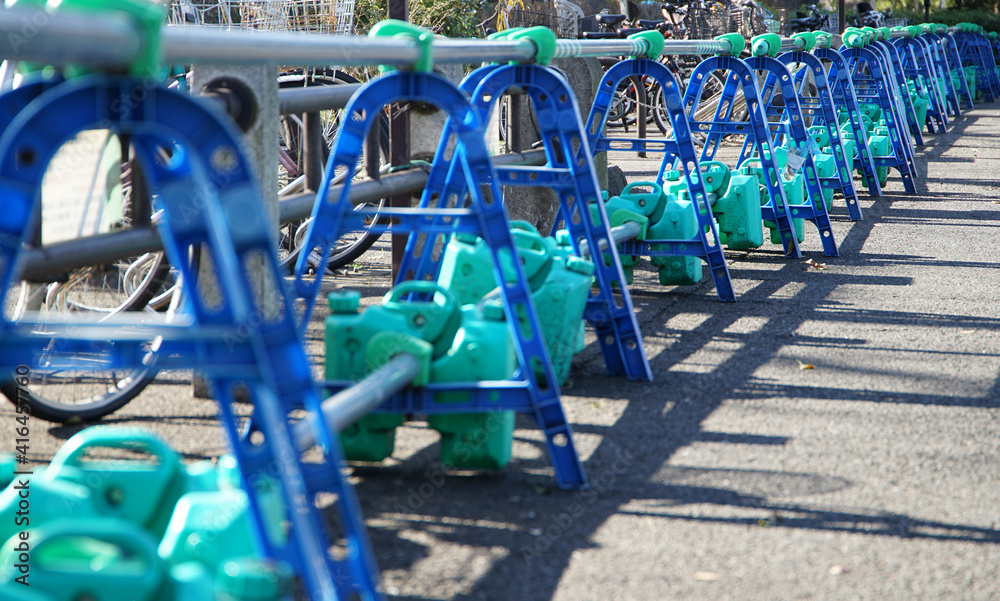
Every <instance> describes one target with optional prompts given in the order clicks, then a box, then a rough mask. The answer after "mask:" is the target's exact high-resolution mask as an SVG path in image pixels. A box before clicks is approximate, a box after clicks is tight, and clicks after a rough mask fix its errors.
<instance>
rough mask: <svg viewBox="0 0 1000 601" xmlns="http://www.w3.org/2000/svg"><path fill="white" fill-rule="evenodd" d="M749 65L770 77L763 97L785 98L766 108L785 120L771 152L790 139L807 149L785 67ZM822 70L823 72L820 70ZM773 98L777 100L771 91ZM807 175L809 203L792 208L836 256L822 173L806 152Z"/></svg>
mask: <svg viewBox="0 0 1000 601" xmlns="http://www.w3.org/2000/svg"><path fill="white" fill-rule="evenodd" d="M746 63H747V65H748V66H749V67H750V68H751V69H754V70H755V71H757V72H760V73H765V74H767V77H766V79H765V83H764V87H762V88H761V93H762V94H763V95H764V96H763V97H764V98H768V97H769V96H768V93H767V92H768V90H780V91H781V95H782V97H783V99H784V106H775V105H774V103H773V102H768V103H767V106H766V108H765V110H766V112H767V114H768V116H780V117H782V120H783V127H781V128H780V129H775V135H773V136H772V137H771V139H770V140H769V142H768V145H769V147H770V149H771V153H772V154H774V149H776V148H777V147H778V146H780V145H781V142H782V141H783V140H781V138H784V137H786V136H787V137H788V140H787V141H788V142H789V143H790V145H794V146H797V147H798V148H800V149H802V150H808V149H809V148H810V146H811V142H812V139H811V138H810V137H809V133H808V132H806V126H805V123H804V120H803V118H802V111H801V110H800V109H799V98H798V94H797V93H796V90H795V82H794V81H793V80H792V76H791V74H790V73H789V72H788V69H787V68H785V65H784V64H783V63H782V62H781V61H779V60H777V59H773V58H770V57H762V56H757V57H752V58H749V59H747V60H746ZM820 70H822V69H820ZM770 97H771V98H773V97H774V94H773V92H772V94H771V96H770ZM802 171H803V173H804V174H805V182H806V191H807V193H808V196H809V202H808V203H807V204H805V205H791V206H790V207H789V208H790V209H791V212H792V215H793V216H794V217H796V218H798V219H806V220H808V221H812V222H813V223H814V224H815V225H816V228H817V229H818V230H819V234H820V240H821V242H822V244H823V254H825V255H827V256H830V257H836V256H838V255H839V253H838V252H837V241H836V240H834V237H833V229H832V228H831V227H830V216H829V215H828V214H827V212H826V203H825V202H824V201H823V190H822V189H821V188H820V179H819V173H818V172H817V171H816V165H815V162H814V160H813V154H812V153H811V152H806V156H805V163H804V164H803V165H802Z"/></svg>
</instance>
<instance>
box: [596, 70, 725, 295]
mask: <svg viewBox="0 0 1000 601" xmlns="http://www.w3.org/2000/svg"><path fill="white" fill-rule="evenodd" d="M633 75H634V76H639V77H648V78H651V79H653V81H655V82H656V83H657V85H659V86H660V89H661V90H662V93H663V104H664V107H665V108H666V111H667V114H668V116H669V118H670V122H671V123H672V124H673V132H674V133H673V139H668V140H655V141H650V140H635V139H631V140H630V139H621V138H614V140H613V143H614V145H613V146H612V140H611V139H609V138H608V137H606V136H605V135H604V124H605V122H606V121H607V118H608V111H609V110H610V108H611V103H612V101H613V100H614V91H615V90H616V89H617V87H618V84H619V83H620V82H621V81H622V80H624V79H626V78H627V77H630V76H633ZM586 132H587V134H588V135H589V148H590V150H591V152H594V153H597V152H606V151H609V150H625V151H639V152H642V151H645V152H661V153H663V161H662V162H661V164H660V171H659V174H658V183H662V177H663V173H664V170H665V169H666V168H667V166H668V165H672V164H674V163H675V162H679V163H680V166H681V170H682V171H683V173H684V181H685V182H686V184H687V188H688V192H689V193H690V195H691V199H692V200H693V202H694V206H695V213H696V217H697V219H698V225H699V228H698V232H697V234H696V235H695V237H694V238H692V239H690V240H645V241H643V243H642V244H641V245H638V246H639V248H638V249H636V250H637V252H636V253H635V254H641V255H646V256H649V255H650V253H652V252H654V251H653V249H657V250H656V251H655V252H656V253H657V254H658V255H667V256H682V255H683V256H698V257H701V258H702V260H704V261H705V262H706V263H708V268H709V271H710V273H711V275H712V281H713V282H714V283H715V291H716V294H718V296H719V300H721V301H735V300H736V294H735V292H734V291H733V284H732V281H731V280H730V278H729V267H728V266H727V265H726V258H725V255H724V254H723V252H722V245H721V244H720V243H719V231H718V226H717V225H716V223H715V219H714V218H713V217H712V207H711V205H710V204H709V203H708V197H707V196H706V194H705V186H704V184H703V183H702V181H701V178H700V177H699V171H698V159H697V155H696V154H695V149H694V143H693V141H692V139H691V133H690V129H689V122H688V118H687V115H686V114H685V111H684V110H683V108H682V105H681V96H680V86H679V84H678V83H677V81H676V80H675V79H674V76H673V74H672V73H670V70H669V69H668V68H667V67H666V66H665V65H663V64H662V63H659V62H657V61H652V60H648V59H630V60H624V61H620V62H618V63H617V64H615V65H614V66H613V67H611V68H610V69H608V71H607V72H606V73H605V74H604V77H602V78H601V83H600V84H599V85H598V90H597V94H596V95H595V96H594V104H593V106H592V107H591V109H590V115H589V117H588V118H587V127H586ZM602 210H603V207H602ZM591 248H594V247H591Z"/></svg>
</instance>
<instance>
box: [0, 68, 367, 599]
mask: <svg viewBox="0 0 1000 601" xmlns="http://www.w3.org/2000/svg"><path fill="white" fill-rule="evenodd" d="M33 90H35V91H40V88H39V87H34V88H33ZM24 96H25V94H23V93H22V92H21V91H20V90H18V91H15V92H14V93H12V95H9V96H8V95H5V96H3V97H2V99H0V105H2V106H4V107H5V109H10V108H11V105H10V102H11V101H15V100H17V101H23V100H24ZM104 128H107V129H111V130H112V131H114V132H116V133H123V134H124V133H127V134H129V135H130V136H131V140H132V143H133V145H134V147H135V148H136V155H137V159H138V160H139V161H140V163H141V164H142V166H143V168H144V169H143V171H144V173H145V174H146V175H147V177H148V178H149V183H150V186H151V188H152V189H153V190H156V191H157V193H158V196H157V199H158V202H159V206H161V207H162V208H163V210H164V217H165V218H164V219H162V220H161V221H160V222H159V223H158V228H159V230H160V236H161V239H162V240H163V243H164V248H165V250H166V252H167V255H168V257H169V259H170V263H171V265H173V266H174V267H176V268H177V269H179V270H180V271H181V272H182V274H183V277H184V280H185V281H186V282H189V283H192V284H193V283H194V282H196V281H197V280H196V272H195V270H194V269H193V268H192V266H191V265H190V264H189V263H188V261H187V257H188V256H189V254H188V252H189V251H190V250H192V249H194V248H201V250H202V256H206V255H210V256H211V257H212V259H213V261H214V263H215V266H216V273H217V278H218V283H219V286H220V289H221V295H220V298H221V302H220V303H219V304H218V305H216V306H211V307H210V306H207V305H206V304H205V303H204V302H203V301H202V299H201V298H200V297H199V295H198V294H188V295H186V298H185V301H184V303H183V307H182V314H183V315H185V316H186V317H187V318H186V319H185V320H184V321H185V323H184V324H183V325H180V326H177V325H166V324H164V323H163V322H162V321H160V322H159V323H153V324H149V323H145V324H141V323H137V322H136V320H115V319H109V320H106V321H103V322H100V323H90V324H86V325H82V326H81V325H80V324H79V323H78V322H76V323H74V322H73V321H68V322H66V323H64V324H59V323H54V322H52V321H49V320H46V321H45V326H46V327H45V330H44V331H45V334H44V336H41V337H39V335H38V334H34V335H33V334H32V333H31V330H32V323H33V322H30V321H27V320H25V321H20V322H18V323H10V322H9V321H7V320H6V318H5V317H4V316H0V340H2V343H3V344H0V348H2V349H3V352H2V354H0V365H3V366H5V367H10V366H13V365H17V364H23V363H29V364H32V365H31V366H36V365H38V362H39V361H40V359H41V358H42V353H43V352H45V351H47V350H48V351H51V349H46V346H47V345H48V344H49V343H50V341H51V340H52V339H56V340H59V341H61V342H62V345H61V347H60V349H59V350H60V352H61V353H62V355H63V358H64V359H65V360H66V361H67V362H68V363H72V361H71V359H72V357H71V356H70V355H71V354H72V353H74V352H87V353H89V354H88V357H87V360H88V365H96V364H100V365H104V366H107V367H114V366H120V367H138V366H139V365H141V361H142V359H143V357H144V356H145V355H146V352H145V351H144V350H143V344H144V342H145V341H148V340H150V339H151V338H153V337H156V336H161V337H162V340H163V344H162V345H161V347H160V348H159V354H160V356H170V357H171V361H170V364H171V365H173V366H186V367H197V368H198V369H200V370H202V371H204V372H206V374H207V375H208V378H209V382H210V385H211V388H212V390H213V391H214V393H215V395H216V398H218V399H219V403H220V408H221V416H222V421H223V424H224V427H225V431H226V435H227V437H228V439H229V442H230V445H231V447H232V449H233V453H234V455H235V457H236V458H237V461H238V464H239V468H240V471H241V474H242V482H243V483H244V488H245V489H246V491H247V496H248V500H249V504H250V507H251V516H252V522H253V525H254V536H255V542H256V545H257V547H258V551H259V552H261V553H263V554H264V555H266V556H268V557H273V558H276V559H280V560H284V561H287V562H288V563H289V564H290V565H291V566H292V568H293V569H294V570H295V571H296V572H297V573H298V574H300V575H301V576H302V578H303V581H304V583H305V585H306V586H307V587H308V590H309V593H310V596H311V598H312V599H317V600H319V599H322V600H324V601H327V600H330V601H332V600H334V599H339V600H346V599H348V598H352V597H353V596H357V597H360V598H361V599H366V600H373V599H378V598H379V593H378V591H377V588H376V581H377V569H376V567H375V562H374V559H373V557H372V553H371V551H370V548H369V543H368V540H367V537H366V535H365V530H364V522H363V520H362V518H361V513H360V507H359V506H358V503H357V499H356V497H355V496H354V492H353V489H352V488H351V486H350V484H349V483H348V482H347V481H346V480H345V479H344V477H343V475H342V473H341V465H342V463H343V462H342V457H341V452H340V449H339V446H338V445H336V444H331V440H332V439H331V436H330V433H329V432H328V431H327V429H326V426H325V425H324V424H322V420H318V421H317V422H316V424H317V425H316V432H315V434H316V439H317V440H318V441H319V444H320V448H321V449H322V457H323V462H322V463H310V464H308V465H307V464H305V463H303V462H302V461H301V459H300V457H299V456H298V455H297V454H296V453H295V452H294V451H293V449H294V447H293V445H292V441H291V438H290V435H289V417H288V416H289V414H290V413H291V412H292V411H294V410H296V409H299V408H302V407H305V408H306V409H307V410H309V411H311V412H318V411H319V403H320V397H319V391H318V390H317V389H316V387H315V385H314V384H313V382H312V378H311V373H310V368H309V360H308V357H307V356H306V353H305V349H304V347H303V344H302V340H301V338H300V337H299V336H298V335H297V332H296V328H295V323H294V318H293V316H292V313H291V310H290V306H289V304H288V303H287V302H281V303H279V304H278V306H272V305H273V304H274V303H267V304H266V301H265V299H262V298H260V297H259V295H258V294H256V293H255V292H254V291H255V290H258V289H259V288H258V287H255V286H254V285H252V284H251V282H250V280H249V279H248V277H247V273H246V272H245V271H244V268H243V265H244V264H245V263H246V261H247V260H248V258H250V257H255V258H262V259H263V260H264V261H265V263H264V266H263V267H264V271H266V272H267V273H268V274H269V275H270V278H271V286H273V289H274V290H278V291H282V290H283V289H284V288H283V283H282V281H281V279H280V278H279V277H278V266H277V259H276V256H277V254H276V251H277V249H276V248H275V246H274V242H273V241H272V234H273V231H272V228H271V224H270V222H269V221H268V219H267V218H266V217H265V215H264V212H263V210H262V208H261V204H260V199H259V194H258V190H257V187H256V185H255V183H254V181H253V179H252V176H251V170H250V167H249V165H248V163H247V161H246V159H245V157H244V156H243V154H242V153H241V151H240V142H239V133H238V132H237V131H236V129H235V127H234V126H233V125H232V123H231V120H229V118H228V117H227V116H226V115H224V114H222V113H221V112H220V111H217V110H215V109H214V107H210V106H205V105H203V104H202V103H199V102H197V101H196V100H194V99H192V98H191V97H190V96H188V95H186V94H182V93H178V92H174V91H171V90H167V89H165V88H163V87H154V88H150V87H149V84H148V82H147V81H144V80H139V79H129V78H109V77H103V76H97V75H94V76H87V77H82V78H78V79H74V80H72V81H69V82H65V83H63V84H60V85H58V86H55V87H52V88H51V89H49V90H48V91H44V93H42V94H40V95H38V96H37V97H36V98H34V99H33V100H32V101H31V102H30V103H28V104H27V105H26V106H24V107H23V108H22V109H21V110H20V111H18V112H17V114H16V116H15V117H14V118H13V119H12V121H11V123H10V125H9V126H8V127H6V128H5V130H4V132H3V135H2V137H0V199H2V202H3V206H4V210H3V213H2V214H3V219H2V221H0V273H2V279H0V284H2V286H3V289H4V290H6V289H8V287H9V285H10V284H11V283H12V281H13V279H14V278H16V277H17V269H15V268H14V265H15V264H16V256H17V254H18V252H19V251H20V249H21V248H22V245H23V244H24V243H25V241H26V240H27V237H28V236H29V235H30V234H31V232H33V231H34V229H33V228H34V225H35V220H34V219H33V216H34V215H35V213H36V210H37V207H38V203H39V200H40V189H41V183H42V177H43V175H44V174H45V171H46V167H47V166H48V163H49V162H50V160H51V159H52V157H53V156H54V154H55V152H56V151H57V150H58V149H59V148H60V147H61V146H62V144H63V143H65V142H66V141H68V140H69V139H71V138H72V137H73V136H74V135H75V134H76V133H77V132H80V131H84V130H88V129H104ZM164 147H166V148H170V149H171V150H172V156H171V159H170V160H169V162H164V161H163V160H162V159H161V158H159V151H160V149H162V148H164ZM255 260H256V259H255ZM192 288H193V286H189V289H192ZM267 300H270V299H267ZM282 301H284V299H282ZM12 350H13V351H16V353H17V355H16V356H15V355H13V354H12V352H11V351H12ZM176 353H185V354H183V355H179V356H178V355H176ZM158 365H159V364H158ZM234 367H236V368H237V369H236V370H233V368H234ZM237 387H239V388H241V389H243V390H246V391H247V392H248V393H249V395H250V397H251V398H252V400H253V402H254V418H255V420H257V421H258V422H259V424H260V426H261V427H262V429H263V431H264V432H266V436H265V439H264V441H263V442H262V443H251V442H250V441H249V440H246V439H242V438H241V437H240V431H239V428H238V421H239V420H238V419H237V417H236V416H234V415H233V414H232V411H231V404H232V403H233V402H234V401H235V396H234V395H235V390H236V388H237ZM263 477H271V478H276V479H277V480H278V481H279V482H280V485H281V490H282V495H283V500H284V502H285V504H286V507H287V508H288V512H287V514H286V517H287V519H288V523H289V524H290V529H289V531H288V540H287V541H285V542H282V541H275V540H271V539H270V538H269V537H268V536H267V534H266V533H267V529H266V528H265V527H264V517H263V514H262V512H261V508H260V506H259V504H258V500H257V495H256V492H255V490H254V488H253V484H254V483H257V482H259V481H260V479H261V478H263ZM321 492H327V493H333V494H335V495H337V499H338V502H337V508H338V512H339V514H338V515H339V518H340V523H341V529H342V535H343V536H344V537H345V538H346V540H347V547H348V553H347V556H346V558H345V559H343V560H333V559H331V558H330V557H329V554H328V549H329V547H330V539H329V538H328V537H327V535H326V533H325V527H324V523H325V519H324V518H323V517H321V516H320V512H319V510H318V509H316V506H315V498H316V496H317V495H318V494H320V493H321Z"/></svg>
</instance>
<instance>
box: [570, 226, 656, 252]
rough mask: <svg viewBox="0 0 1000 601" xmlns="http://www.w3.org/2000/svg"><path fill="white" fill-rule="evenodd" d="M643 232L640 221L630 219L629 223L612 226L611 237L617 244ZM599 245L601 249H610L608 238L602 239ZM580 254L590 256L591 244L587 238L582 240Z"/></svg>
mask: <svg viewBox="0 0 1000 601" xmlns="http://www.w3.org/2000/svg"><path fill="white" fill-rule="evenodd" d="M641 232H642V228H641V227H640V226H639V224H638V223H636V222H635V221H629V222H627V223H623V224H622V225H616V226H615V227H613V228H611V238H612V240H614V241H615V244H618V243H619V242H625V241H626V240H632V239H633V238H635V237H636V236H638V235H639V234H640V233H641ZM598 246H599V247H600V250H607V249H608V242H607V240H601V242H600V243H598ZM580 256H581V257H584V258H586V257H589V256H590V244H588V243H587V241H586V240H582V241H581V242H580Z"/></svg>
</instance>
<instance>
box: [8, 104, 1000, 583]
mask: <svg viewBox="0 0 1000 601" xmlns="http://www.w3.org/2000/svg"><path fill="white" fill-rule="evenodd" d="M998 131H1000V109H998V108H997V107H996V106H985V105H984V106H981V107H978V108H976V109H975V110H973V111H970V112H967V113H966V114H965V115H964V116H962V117H961V118H958V119H956V120H955V121H954V123H953V127H952V129H951V130H950V131H949V132H948V133H947V134H941V135H929V136H928V137H927V138H928V139H927V146H926V147H924V148H921V149H919V150H918V153H917V156H918V172H919V173H920V174H921V175H922V177H921V178H920V180H919V182H918V194H917V195H914V196H909V195H905V194H904V193H903V190H902V186H901V185H900V183H899V180H898V178H897V177H896V176H895V174H893V175H891V176H890V183H889V185H888V187H887V190H886V194H885V196H884V197H883V198H880V199H873V198H869V197H867V196H865V195H863V194H862V200H861V206H862V209H863V211H864V220H862V221H857V222H851V221H850V220H849V219H848V217H847V211H846V208H845V206H844V204H843V201H842V200H840V199H839V198H838V199H837V200H836V201H835V207H834V210H833V215H832V220H833V231H834V234H835V237H836V240H837V242H838V244H839V247H840V256H839V257H826V256H824V255H823V253H822V249H821V246H820V242H819V237H818V235H817V232H816V230H815V228H812V229H810V228H809V227H808V226H807V232H806V239H805V242H804V243H803V244H802V248H803V251H804V254H805V256H804V257H803V259H802V260H794V259H786V258H784V256H783V254H782V253H781V252H780V249H779V248H778V247H777V246H774V245H769V244H768V245H765V247H763V248H762V249H760V250H756V251H751V252H746V251H727V253H726V256H727V259H728V261H729V269H730V273H731V275H732V278H733V283H734V286H735V289H736V293H737V296H738V301H737V302H735V303H721V302H719V301H718V300H717V298H716V297H715V292H714V289H713V287H712V285H711V282H710V280H709V279H708V278H706V280H705V281H704V282H703V283H701V284H699V285H696V286H691V287H662V286H660V285H659V284H658V283H657V281H656V273H655V272H654V271H651V270H649V268H648V267H646V268H641V269H639V270H637V272H636V281H635V283H634V285H633V286H632V288H631V291H632V295H633V299H634V302H635V304H636V308H637V310H638V315H639V322H640V325H641V328H642V333H643V339H644V342H645V346H646V351H647V354H648V357H649V360H650V363H651V365H652V368H653V372H654V375H655V381H654V382H632V381H628V380H626V379H623V378H619V377H608V376H606V375H605V370H604V365H603V359H602V356H601V353H600V350H599V348H598V345H597V344H596V342H595V341H594V339H593V335H592V334H591V335H589V337H588V343H589V344H588V346H587V348H586V349H585V350H584V351H583V352H582V353H581V354H580V355H578V356H577V358H576V360H575V361H574V365H573V372H572V374H571V382H570V384H569V385H567V386H566V387H565V390H564V396H563V403H564V405H565V407H566V411H567V413H568V415H569V418H570V421H571V422H572V424H573V427H574V433H575V441H576V445H577V448H578V450H579V452H580V454H581V456H582V459H583V461H584V464H585V467H586V469H587V472H588V474H589V477H590V481H591V483H592V487H591V489H589V490H587V491H561V490H559V489H557V488H556V487H555V481H554V478H553V474H552V468H551V466H550V463H549V460H548V458H547V455H546V452H545V446H544V443H543V439H542V435H541V433H540V431H539V430H538V429H537V428H535V427H534V425H533V423H532V422H531V421H530V420H528V419H526V418H519V421H518V429H517V430H516V432H515V442H514V449H513V454H514V457H513V460H512V461H511V462H510V464H509V465H508V466H507V467H506V468H505V469H503V470H501V471H499V472H495V473H447V474H444V473H442V472H441V470H440V463H439V454H438V445H437V434H436V433H434V432H433V431H429V430H427V429H426V427H425V426H424V424H423V423H422V422H416V423H412V424H410V425H407V426H405V427H403V428H401V429H400V432H399V434H398V436H397V438H398V445H397V452H396V455H395V456H394V457H393V458H392V459H391V460H389V461H387V462H386V463H385V464H384V465H379V466H374V465H371V466H354V467H353V475H352V481H353V482H354V484H355V487H356V489H357V493H358V495H359V497H360V499H361V503H362V508H363V512H364V515H365V518H366V520H367V525H368V530H369V534H370V536H371V539H372V546H373V548H374V551H375V555H376V559H377V561H378V563H379V567H380V569H381V581H382V585H383V587H384V590H385V591H386V592H387V593H388V597H389V598H390V599H405V600H407V601H417V600H421V601H423V600H432V599H434V600H437V599H455V600H459V599H461V600H505V601H513V600H518V601H535V600H548V599H554V600H557V601H569V600H574V601H576V600H597V599H612V600H629V601H631V600H635V601H640V600H641V601H647V600H649V601H651V600H659V599H664V600H666V599H670V600H678V601H679V600H724V599H734V600H735V599H739V600H741V601H753V600H786V599H787V600H791V599H873V600H880V601H890V600H899V601H903V600H906V601H913V600H941V599H949V600H951V599H962V600H988V599H1000V567H998V566H1000V469H998V465H1000V379H998V372H1000V317H998V314H1000V313H998V310H997V304H998V301H1000V292H998V291H1000V268H998V264H997V255H996V254H995V253H996V252H997V248H998V245H997V242H996V239H997V233H998V231H1000V228H998V227H997V226H998V220H1000V136H998V134H997V132H998ZM633 157H634V155H633V156H632V157H629V156H612V157H611V161H610V162H611V163H612V164H618V165H620V166H621V167H622V168H623V170H624V172H625V174H626V176H627V177H628V179H629V181H636V180H639V179H645V178H649V177H651V176H652V174H653V169H654V162H653V159H645V160H643V159H636V158H633ZM806 259H812V260H813V261H814V262H816V263H819V264H822V265H823V266H825V269H821V268H817V267H815V266H811V265H809V264H807V263H805V262H804V261H805V260H806ZM386 283H387V278H386V273H385V269H384V267H380V266H379V264H378V263H377V261H375V260H374V259H371V260H369V259H363V260H362V261H361V262H359V264H358V266H357V271H355V272H352V273H349V274H347V275H345V276H343V277H342V278H339V280H338V282H337V285H348V286H355V285H356V286H359V287H361V288H362V289H363V291H364V292H365V294H366V296H367V297H368V298H369V299H372V298H375V297H376V296H378V295H379V294H380V293H381V291H384V286H385V284H386ZM322 317H323V314H322V312H320V314H319V315H318V316H317V319H322ZM314 326H315V327H314V328H313V329H312V330H311V347H310V349H311V352H312V353H313V354H314V356H315V357H316V358H317V359H318V358H319V355H320V354H321V353H322V348H321V342H322V340H321V332H320V330H319V327H320V325H319V323H316V324H314ZM189 382H190V376H189V375H188V374H184V373H174V374H164V376H163V377H162V378H161V379H160V380H159V381H157V383H156V384H155V385H154V386H151V387H150V388H149V389H147V390H146V391H145V392H144V393H143V395H142V396H141V397H140V398H139V399H137V400H136V401H133V402H132V403H131V404H129V405H128V406H127V407H125V408H124V409H122V410H121V411H119V412H118V413H116V414H115V415H114V416H112V417H111V418H108V419H106V420H105V422H106V423H115V424H126V425H140V426H142V427H146V428H150V429H152V430H154V431H156V432H158V433H160V434H161V435H162V436H163V437H164V438H165V439H166V440H168V441H169V442H170V443H171V444H172V445H173V446H174V447H175V448H176V449H178V450H179V451H181V452H182V453H183V454H184V456H185V458H186V459H188V460H195V459H200V458H205V457H216V456H217V455H218V454H220V453H222V452H224V451H225V444H224V441H223V439H222V432H221V429H220V428H219V426H218V424H217V422H216V419H215V414H216V406H215V404H214V402H212V401H207V400H198V399H194V398H193V397H192V394H191V386H190V383H189ZM13 416H14V413H13V411H12V410H11V408H10V407H9V406H7V405H4V406H3V407H0V423H2V424H4V425H3V426H0V427H2V428H3V431H4V432H5V434H4V438H5V439H8V438H13V436H14V435H13V427H14V425H15V423H14V419H13ZM81 427H82V426H50V427H45V428H43V427H41V424H38V423H36V427H35V430H34V434H33V441H32V449H31V450H32V453H31V459H32V460H33V461H47V460H48V459H49V458H51V456H52V454H53V453H54V452H55V450H56V449H57V448H58V446H59V445H60V444H61V443H62V442H64V441H65V440H66V439H67V438H69V436H71V435H72V434H73V433H75V432H76V431H78V430H79V429H80V428H81Z"/></svg>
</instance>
